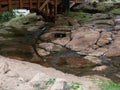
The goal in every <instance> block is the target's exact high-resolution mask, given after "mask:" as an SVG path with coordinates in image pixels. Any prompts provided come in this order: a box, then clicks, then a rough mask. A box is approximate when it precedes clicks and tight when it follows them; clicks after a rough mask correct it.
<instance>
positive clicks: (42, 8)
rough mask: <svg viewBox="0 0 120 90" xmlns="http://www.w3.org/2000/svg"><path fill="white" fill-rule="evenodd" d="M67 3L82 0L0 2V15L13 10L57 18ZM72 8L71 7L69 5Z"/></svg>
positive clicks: (4, 0)
mask: <svg viewBox="0 0 120 90" xmlns="http://www.w3.org/2000/svg"><path fill="white" fill-rule="evenodd" d="M65 1H66V2H68V3H69V4H70V2H73V3H72V4H75V3H80V1H81V0H0V15H1V14H2V12H3V11H11V10H12V9H29V10H30V11H35V12H39V13H42V14H43V15H44V16H46V17H49V16H50V17H55V16H56V15H57V14H58V13H63V12H64V11H65V10H63V9H64V8H65V6H66V5H65ZM69 6H70V7H71V5H69Z"/></svg>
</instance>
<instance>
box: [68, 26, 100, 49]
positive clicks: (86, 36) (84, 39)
mask: <svg viewBox="0 0 120 90" xmlns="http://www.w3.org/2000/svg"><path fill="white" fill-rule="evenodd" d="M98 38H99V32H97V31H94V30H91V29H88V28H79V29H78V30H75V31H73V32H72V40H71V41H70V42H69V43H68V44H67V45H66V46H67V47H68V48H70V49H72V50H74V51H85V50H86V49H88V48H91V47H92V46H93V45H94V44H95V43H96V41H97V39H98Z"/></svg>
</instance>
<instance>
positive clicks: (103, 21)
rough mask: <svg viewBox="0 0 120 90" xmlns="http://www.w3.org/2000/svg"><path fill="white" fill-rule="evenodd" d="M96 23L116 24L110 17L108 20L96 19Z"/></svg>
mask: <svg viewBox="0 0 120 90" xmlns="http://www.w3.org/2000/svg"><path fill="white" fill-rule="evenodd" d="M94 23H95V24H106V25H110V26H114V25H115V23H114V21H113V20H110V19H108V20H95V21H94Z"/></svg>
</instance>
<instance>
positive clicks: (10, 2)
mask: <svg viewBox="0 0 120 90" xmlns="http://www.w3.org/2000/svg"><path fill="white" fill-rule="evenodd" d="M8 9H9V10H12V0H8Z"/></svg>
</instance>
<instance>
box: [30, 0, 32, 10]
mask: <svg viewBox="0 0 120 90" xmlns="http://www.w3.org/2000/svg"><path fill="white" fill-rule="evenodd" d="M30 9H32V0H30Z"/></svg>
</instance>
